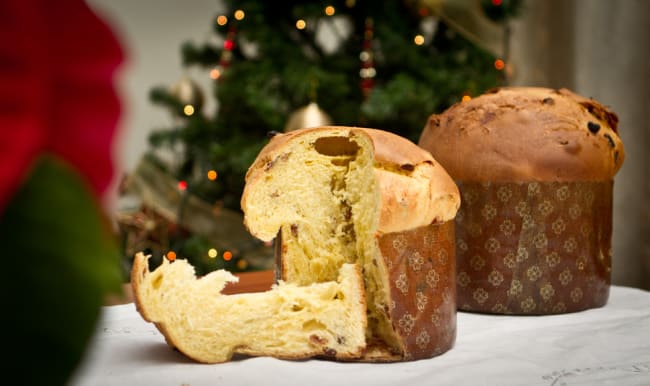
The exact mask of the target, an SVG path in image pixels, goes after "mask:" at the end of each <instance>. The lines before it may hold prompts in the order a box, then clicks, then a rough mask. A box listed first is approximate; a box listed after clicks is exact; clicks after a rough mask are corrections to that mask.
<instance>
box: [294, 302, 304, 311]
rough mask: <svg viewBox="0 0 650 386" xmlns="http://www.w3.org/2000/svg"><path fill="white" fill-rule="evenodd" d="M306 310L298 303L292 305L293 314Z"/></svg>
mask: <svg viewBox="0 0 650 386" xmlns="http://www.w3.org/2000/svg"><path fill="white" fill-rule="evenodd" d="M304 308H305V307H304V306H303V305H302V304H298V303H296V304H292V305H291V311H293V312H298V311H302V310H303V309H304Z"/></svg>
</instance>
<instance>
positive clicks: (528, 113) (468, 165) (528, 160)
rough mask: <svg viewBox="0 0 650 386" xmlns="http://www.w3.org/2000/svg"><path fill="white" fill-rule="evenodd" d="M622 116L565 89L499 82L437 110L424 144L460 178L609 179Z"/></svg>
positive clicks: (617, 161)
mask: <svg viewBox="0 0 650 386" xmlns="http://www.w3.org/2000/svg"><path fill="white" fill-rule="evenodd" d="M617 124H618V117H617V116H616V114H615V113H613V112H612V111H610V110H609V109H608V108H606V107H605V106H603V105H601V104H600V103H598V102H596V101H594V100H593V99H588V98H585V97H582V96H579V95H577V94H575V93H573V92H571V91H569V90H567V89H560V90H553V89H548V88H534V87H510V88H499V89H494V90H491V91H488V92H487V93H485V94H483V95H481V96H478V97H476V98H473V99H471V100H469V101H465V102H460V103H457V104H455V105H453V106H452V107H450V108H449V109H447V110H446V111H445V112H443V113H442V114H439V115H435V114H434V115H432V116H431V117H430V118H429V120H428V122H427V124H426V126H425V128H424V130H423V132H422V135H421V137H420V141H419V145H420V146H421V147H422V148H424V149H426V150H428V151H430V152H431V153H432V154H433V156H434V157H435V159H436V160H437V161H438V162H440V163H441V164H442V165H443V166H444V168H445V169H446V170H447V172H448V173H449V174H450V175H451V176H452V178H454V179H455V180H457V181H500V182H518V181H604V180H610V179H612V178H613V176H614V175H615V174H616V172H618V170H619V169H620V167H621V165H622V164H623V160H624V158H625V151H624V148H623V143H622V142H621V139H620V138H619V136H618V133H617Z"/></svg>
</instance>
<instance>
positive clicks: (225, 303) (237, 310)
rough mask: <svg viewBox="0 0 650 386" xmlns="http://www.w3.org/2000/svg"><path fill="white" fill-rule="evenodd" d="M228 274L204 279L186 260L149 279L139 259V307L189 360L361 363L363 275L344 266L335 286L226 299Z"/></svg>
mask: <svg viewBox="0 0 650 386" xmlns="http://www.w3.org/2000/svg"><path fill="white" fill-rule="evenodd" d="M234 281H237V278H236V277H235V276H233V275H232V274H231V273H230V272H228V271H225V270H218V271H214V272H211V273H210V274H208V275H205V276H203V277H201V278H197V277H196V276H195V272H194V267H192V266H191V265H190V264H189V263H188V262H187V261H186V260H182V259H178V260H175V261H173V262H169V261H168V260H166V259H164V260H163V263H162V264H161V265H160V266H159V267H158V268H156V269H155V270H154V271H152V272H150V271H149V267H148V257H146V256H144V255H143V254H142V253H138V254H137V255H136V257H135V260H134V264H133V269H132V271H131V283H132V285H133V291H134V298H135V301H136V306H137V309H138V311H139V312H140V314H141V315H142V317H143V318H144V319H145V320H146V321H149V322H153V323H155V325H156V327H157V328H158V329H159V330H160V332H161V333H162V334H163V335H164V337H165V339H166V341H167V343H168V344H169V345H170V346H172V347H175V348H177V349H178V350H179V351H181V352H182V353H183V354H185V355H187V356H188V357H190V358H192V359H194V360H196V361H198V362H204V363H219V362H225V361H228V360H230V359H231V357H232V356H233V354H235V353H240V354H247V355H253V356H273V357H277V358H287V359H302V358H308V357H314V356H325V357H331V358H336V359H352V358H359V357H360V356H362V355H363V353H364V351H365V348H366V340H365V338H366V337H365V331H366V324H367V320H366V303H365V298H364V293H365V292H364V289H363V279H362V278H361V274H360V269H359V267H358V266H356V265H354V264H343V265H341V267H340V270H339V273H338V275H337V277H336V278H335V279H334V280H331V281H327V282H320V283H314V284H310V285H305V286H298V285H296V284H290V283H284V282H280V283H278V284H277V285H275V286H274V287H273V288H272V289H271V290H269V291H266V292H259V293H247V294H236V295H224V294H222V293H221V291H222V290H223V288H224V287H225V286H226V285H227V283H229V282H234Z"/></svg>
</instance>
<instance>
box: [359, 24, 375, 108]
mask: <svg viewBox="0 0 650 386" xmlns="http://www.w3.org/2000/svg"><path fill="white" fill-rule="evenodd" d="M373 35H374V23H373V20H372V18H366V22H365V28H364V33H363V46H362V51H361V54H359V59H361V69H360V70H359V76H360V77H361V91H362V92H363V95H364V97H366V98H367V97H368V95H370V91H372V87H373V86H374V77H375V75H377V71H376V70H375V64H374V61H373V53H372V38H373Z"/></svg>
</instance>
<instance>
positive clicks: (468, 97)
mask: <svg viewBox="0 0 650 386" xmlns="http://www.w3.org/2000/svg"><path fill="white" fill-rule="evenodd" d="M471 99H472V97H471V96H469V95H467V94H465V95H463V97H462V98H461V100H462V101H463V102H467V101H468V100H471Z"/></svg>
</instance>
